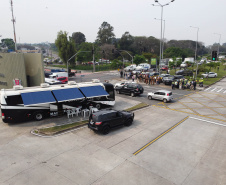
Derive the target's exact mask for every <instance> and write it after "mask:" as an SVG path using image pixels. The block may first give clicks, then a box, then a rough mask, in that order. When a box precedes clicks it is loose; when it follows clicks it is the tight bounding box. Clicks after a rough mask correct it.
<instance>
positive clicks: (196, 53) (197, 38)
mask: <svg viewBox="0 0 226 185" xmlns="http://www.w3.org/2000/svg"><path fill="white" fill-rule="evenodd" d="M190 27H191V28H195V29H197V40H196V47H195V62H196V73H195V79H196V78H197V70H198V61H196V56H197V46H198V36H199V27H194V26H190Z"/></svg>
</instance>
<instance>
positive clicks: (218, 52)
mask: <svg viewBox="0 0 226 185" xmlns="http://www.w3.org/2000/svg"><path fill="white" fill-rule="evenodd" d="M214 34H215V35H219V36H220V37H219V43H218V51H217V58H218V57H219V54H220V42H221V34H219V33H214Z"/></svg>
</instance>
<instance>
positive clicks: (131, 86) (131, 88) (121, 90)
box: [115, 83, 144, 97]
mask: <svg viewBox="0 0 226 185" xmlns="http://www.w3.org/2000/svg"><path fill="white" fill-rule="evenodd" d="M115 90H116V92H117V94H128V95H130V96H132V97H134V96H136V95H140V94H143V92H144V88H143V87H142V86H141V85H140V84H137V83H127V84H125V85H124V86H121V87H116V88H115Z"/></svg>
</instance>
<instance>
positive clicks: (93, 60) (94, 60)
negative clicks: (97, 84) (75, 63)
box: [92, 44, 95, 72]
mask: <svg viewBox="0 0 226 185" xmlns="http://www.w3.org/2000/svg"><path fill="white" fill-rule="evenodd" d="M92 54H93V72H95V57H94V44H93V50H92Z"/></svg>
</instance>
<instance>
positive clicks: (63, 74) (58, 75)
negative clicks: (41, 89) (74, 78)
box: [49, 72, 68, 78]
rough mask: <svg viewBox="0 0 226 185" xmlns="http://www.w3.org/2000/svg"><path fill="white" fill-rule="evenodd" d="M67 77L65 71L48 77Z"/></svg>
mask: <svg viewBox="0 0 226 185" xmlns="http://www.w3.org/2000/svg"><path fill="white" fill-rule="evenodd" d="M58 77H68V74H67V72H57V73H52V74H51V75H49V78H58Z"/></svg>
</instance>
